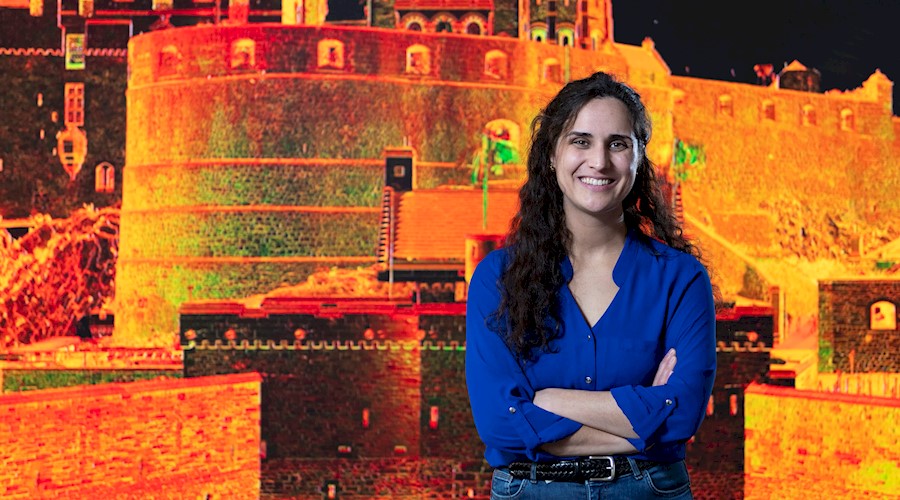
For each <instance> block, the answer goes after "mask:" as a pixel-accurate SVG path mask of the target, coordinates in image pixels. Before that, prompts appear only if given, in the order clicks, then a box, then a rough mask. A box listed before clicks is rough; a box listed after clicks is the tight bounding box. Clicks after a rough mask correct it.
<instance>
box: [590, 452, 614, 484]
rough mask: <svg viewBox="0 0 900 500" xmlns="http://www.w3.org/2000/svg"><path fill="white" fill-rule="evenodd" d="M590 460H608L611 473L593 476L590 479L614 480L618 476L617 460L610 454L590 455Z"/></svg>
mask: <svg viewBox="0 0 900 500" xmlns="http://www.w3.org/2000/svg"><path fill="white" fill-rule="evenodd" d="M588 460H606V461H607V462H609V475H608V476H605V477H592V478H590V479H589V481H612V480H614V479H615V478H616V461H615V460H614V459H613V457H610V456H589V457H588Z"/></svg>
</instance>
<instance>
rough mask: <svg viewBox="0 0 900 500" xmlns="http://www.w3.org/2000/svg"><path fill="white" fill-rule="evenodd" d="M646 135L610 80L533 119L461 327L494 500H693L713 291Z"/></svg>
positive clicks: (572, 87)
mask: <svg viewBox="0 0 900 500" xmlns="http://www.w3.org/2000/svg"><path fill="white" fill-rule="evenodd" d="M650 130H651V127H650V119H649V117H648V114H647V111H646V109H645V107H644V105H643V103H642V102H641V100H640V96H638V94H637V93H636V92H635V91H634V90H632V89H631V88H629V87H628V86H626V85H624V84H623V83H621V82H618V81H616V80H615V79H614V78H612V77H610V76H609V75H607V74H604V73H596V74H594V75H592V76H590V77H588V78H585V79H583V80H578V81H574V82H571V83H569V84H567V85H566V86H565V87H564V88H563V89H562V90H561V91H560V92H559V94H558V95H557V96H556V97H555V98H553V99H552V100H551V102H550V103H549V104H548V105H547V107H546V108H545V109H544V110H543V111H542V112H541V114H540V115H539V116H538V117H537V118H535V121H534V123H533V125H532V144H531V149H530V151H529V157H528V179H527V180H526V182H525V184H524V185H523V187H522V189H521V191H520V194H519V198H520V199H519V201H520V208H519V212H518V214H516V216H515V217H514V219H513V221H512V225H511V229H510V232H509V235H508V238H507V246H506V247H505V248H503V249H500V250H496V251H494V252H491V253H490V254H489V255H488V256H487V257H486V258H485V259H484V260H483V261H482V262H481V263H479V265H478V267H477V269H476V270H475V273H474V274H473V276H472V279H471V282H470V287H469V297H468V306H467V313H466V329H467V333H466V380H467V385H468V390H469V398H470V402H471V406H472V413H473V416H474V418H475V425H476V428H477V429H478V433H479V435H480V437H481V439H482V440H483V441H484V443H485V445H486V451H485V458H486V459H487V461H488V463H489V464H490V465H491V466H492V467H494V476H493V480H492V485H491V487H492V498H541V499H552V498H599V497H600V496H602V497H603V498H629V499H636V498H692V494H691V489H690V480H689V477H688V473H687V469H686V467H685V464H684V455H685V442H686V441H687V440H688V439H690V438H691V436H693V435H694V433H695V432H696V431H697V429H698V427H699V425H700V422H701V421H702V419H703V414H704V409H705V407H706V404H707V401H708V399H709V396H710V393H711V392H712V385H713V379H714V377H715V363H716V349H715V308H714V298H713V289H712V286H711V284H710V280H709V275H708V273H707V270H706V268H705V267H704V265H703V264H702V263H701V262H700V260H699V251H698V250H697V249H696V248H695V247H694V246H693V245H691V243H690V242H689V241H688V240H687V239H686V238H685V237H684V236H683V234H682V230H681V227H680V226H679V224H678V221H677V220H676V219H675V217H674V216H673V214H672V213H671V212H670V210H669V208H668V206H667V204H666V202H665V200H664V199H663V198H662V196H661V194H660V192H659V188H658V186H657V177H656V174H655V167H654V166H653V165H652V164H651V162H650V161H649V159H648V158H647V155H646V150H647V143H648V141H649V140H650ZM676 365H677V367H676Z"/></svg>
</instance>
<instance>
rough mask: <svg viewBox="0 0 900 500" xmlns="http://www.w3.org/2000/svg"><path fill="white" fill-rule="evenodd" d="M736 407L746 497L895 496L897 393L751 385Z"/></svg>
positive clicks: (899, 436) (898, 481)
mask: <svg viewBox="0 0 900 500" xmlns="http://www.w3.org/2000/svg"><path fill="white" fill-rule="evenodd" d="M744 407H745V409H746V424H745V425H746V437H745V441H744V457H745V459H744V462H745V464H744V467H745V482H746V484H745V487H744V498H746V499H747V500H756V499H760V500H763V499H764V500H768V499H770V498H881V499H885V500H891V499H897V498H900V493H898V492H900V466H898V464H900V451H898V447H897V443H900V427H898V426H897V421H898V420H900V400H898V399H888V398H874V397H860V396H849V395H841V394H833V393H816V392H807V391H797V390H794V389H787V388H779V387H772V386H758V385H753V386H750V387H749V388H748V389H747V392H746V395H745V401H744ZM834 429H839V430H840V431H839V432H834V431H833V430H834Z"/></svg>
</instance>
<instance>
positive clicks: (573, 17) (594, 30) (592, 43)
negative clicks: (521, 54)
mask: <svg viewBox="0 0 900 500" xmlns="http://www.w3.org/2000/svg"><path fill="white" fill-rule="evenodd" d="M519 18H520V23H519V24H520V29H527V32H523V33H522V35H521V37H523V38H529V39H531V40H539V41H548V42H550V43H559V44H560V45H569V46H573V47H580V48H583V49H589V50H599V49H600V48H601V47H603V46H605V45H607V44H610V43H612V42H613V29H612V27H613V20H612V1H611V0H569V1H565V0H564V1H546V0H523V1H521V2H520V3H519ZM525 19H527V20H528V23H527V26H526V27H525V28H522V26H523V25H525V23H523V20H525Z"/></svg>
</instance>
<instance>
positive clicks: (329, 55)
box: [318, 38, 344, 69]
mask: <svg viewBox="0 0 900 500" xmlns="http://www.w3.org/2000/svg"><path fill="white" fill-rule="evenodd" d="M318 56H319V57H318V60H319V68H330V69H344V43H343V42H341V41H340V40H334V39H331V38H326V39H325V40H320V41H319V50H318Z"/></svg>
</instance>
